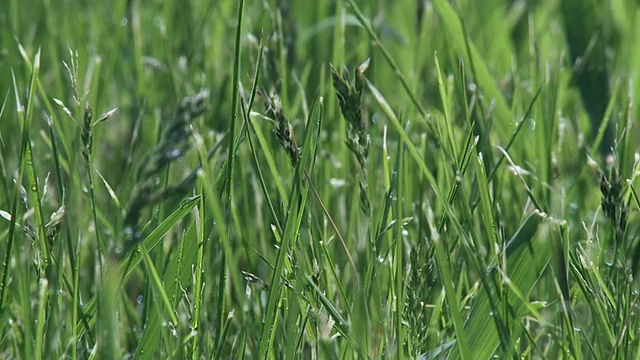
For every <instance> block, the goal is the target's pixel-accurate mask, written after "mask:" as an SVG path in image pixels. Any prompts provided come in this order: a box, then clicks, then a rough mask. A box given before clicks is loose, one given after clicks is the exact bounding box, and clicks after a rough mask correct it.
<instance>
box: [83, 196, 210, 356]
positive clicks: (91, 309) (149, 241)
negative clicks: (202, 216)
mask: <svg viewBox="0 0 640 360" xmlns="http://www.w3.org/2000/svg"><path fill="white" fill-rule="evenodd" d="M199 200H200V196H196V197H193V198H190V199H187V200H185V201H184V202H183V204H182V205H181V206H180V207H179V208H177V209H176V210H175V211H174V212H173V213H171V214H170V215H169V216H167V218H166V219H165V220H164V221H162V222H161V223H160V224H159V225H158V226H157V227H156V228H155V229H153V231H151V233H150V234H149V235H147V237H146V238H145V239H144V240H143V241H141V242H140V245H143V246H144V248H145V249H147V250H148V251H151V250H153V248H154V247H155V246H157V245H158V244H159V243H160V241H162V238H163V237H164V235H166V234H167V233H168V232H169V231H170V230H171V229H173V228H174V227H175V226H176V225H177V224H178V222H180V221H181V220H182V219H183V218H184V217H185V216H187V214H189V213H190V212H191V211H192V209H193V208H194V207H195V206H196V205H197V204H198V201H199ZM194 251H195V248H194ZM141 261H142V254H141V253H140V251H136V250H132V251H131V252H130V254H129V255H127V256H125V257H124V258H123V259H122V260H120V264H119V266H118V271H119V273H121V274H122V281H121V283H124V282H125V281H126V280H127V279H129V277H130V276H131V275H132V274H133V271H134V270H135V268H136V266H137V265H138V264H139V263H140V262H141ZM96 302H97V297H93V298H92V299H91V300H89V301H88V302H87V305H86V306H85V309H86V310H85V313H86V316H87V318H88V319H90V322H89V324H94V323H95V314H96V306H97V303H96ZM78 325H79V327H78V332H80V333H82V332H84V331H90V328H87V327H86V324H85V323H81V324H78ZM156 349H157V348H156Z"/></svg>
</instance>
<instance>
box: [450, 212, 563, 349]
mask: <svg viewBox="0 0 640 360" xmlns="http://www.w3.org/2000/svg"><path fill="white" fill-rule="evenodd" d="M546 221H547V216H546V215H545V214H543V213H541V212H539V211H534V212H533V213H531V214H530V215H529V216H528V217H527V219H526V220H525V221H524V223H523V224H522V225H521V226H520V228H519V229H518V231H517V232H516V233H515V235H513V237H512V238H511V240H510V241H509V243H508V244H507V248H506V251H507V270H508V275H509V279H510V281H511V282H512V283H513V284H514V286H515V287H517V288H518V289H520V291H521V294H523V296H525V297H526V296H528V294H529V292H530V291H531V289H532V288H533V286H534V285H535V284H536V282H537V281H538V279H539V277H540V276H541V275H542V272H543V270H544V269H545V267H546V266H547V264H548V262H549V261H550V259H551V256H552V254H551V252H552V247H551V246H548V244H546V241H547V240H546V239H545V238H544V237H543V236H541V235H540V236H536V233H537V231H538V227H539V226H540V225H541V224H542V223H543V222H546ZM532 269H535V275H533V276H532V275H531V270H532ZM489 296H490V295H489V293H487V292H481V293H480V295H479V296H478V299H477V300H476V302H475V304H474V305H473V308H472V309H471V313H470V314H469V318H468V319H467V321H466V323H465V331H466V332H467V333H468V334H473V335H474V336H473V338H472V340H471V342H470V343H469V351H470V353H471V354H473V356H474V357H475V358H478V359H488V358H490V357H492V356H493V355H494V353H495V351H496V349H497V348H498V345H499V342H500V338H499V335H498V332H497V331H496V328H495V325H494V321H493V319H491V306H490V299H489ZM497 300H498V301H500V300H499V299H497ZM509 304H510V306H511V307H513V309H514V313H516V314H517V313H518V312H519V309H520V308H521V307H522V306H523V305H522V304H521V303H520V302H519V301H517V297H516V296H515V294H510V296H509ZM461 355H462V354H461V353H460V349H459V347H457V346H456V347H455V348H454V349H453V350H452V352H451V354H450V358H451V359H458V358H462V356H461Z"/></svg>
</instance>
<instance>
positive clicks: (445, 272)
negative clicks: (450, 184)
mask: <svg viewBox="0 0 640 360" xmlns="http://www.w3.org/2000/svg"><path fill="white" fill-rule="evenodd" d="M367 86H368V87H369V90H370V91H371V93H372V94H373V95H374V97H375V99H376V101H377V102H378V104H379V105H380V106H381V107H382V109H383V111H384V112H385V114H386V115H387V117H388V118H389V120H391V123H392V124H393V126H394V127H395V128H396V131H397V132H398V134H399V135H400V138H401V139H402V141H403V142H404V144H405V145H406V146H407V149H408V150H409V153H410V154H411V156H412V157H413V158H414V160H415V162H416V164H417V165H418V167H419V168H420V171H421V172H422V174H423V175H424V176H425V178H426V179H427V181H428V183H429V185H430V186H431V188H432V189H433V191H434V193H435V194H436V198H437V199H439V201H440V203H441V204H442V206H443V207H444V209H445V210H446V212H447V213H448V215H449V217H450V219H451V220H452V221H455V222H457V220H456V215H455V213H454V212H453V209H452V208H451V206H450V205H449V203H447V202H446V199H447V198H446V197H445V196H444V194H443V193H442V191H441V190H440V188H439V186H438V183H437V182H436V180H435V177H434V176H433V174H432V173H431V171H429V169H428V168H427V166H426V164H425V162H424V160H423V159H422V158H421V156H420V154H419V153H418V150H417V149H416V148H415V146H414V145H413V143H412V142H411V139H410V138H409V136H408V135H407V132H406V131H405V130H404V129H403V127H402V124H400V121H399V120H398V118H397V117H396V115H395V114H394V112H393V110H392V109H391V106H390V105H389V103H388V102H387V101H386V99H385V98H384V96H383V95H382V94H381V93H380V91H378V89H377V88H376V87H375V86H373V84H371V83H370V82H369V81H367ZM458 225H459V223H458ZM459 228H460V227H458V229H459ZM461 235H462V234H461ZM434 246H435V248H436V258H437V266H438V270H439V272H440V274H441V276H442V277H443V280H442V282H443V285H444V287H445V296H446V297H447V304H448V305H449V309H450V314H449V315H450V316H451V319H452V321H453V324H454V328H455V333H456V336H457V339H458V348H460V349H461V350H460V352H461V354H462V356H463V358H468V356H469V354H471V353H469V351H468V342H467V336H466V334H465V332H464V329H463V323H462V318H461V317H460V311H458V305H459V304H458V301H457V299H455V291H454V289H453V279H452V277H451V270H450V269H449V268H448V261H447V256H446V254H445V253H446V251H445V249H444V247H443V245H442V242H441V241H436V240H434Z"/></svg>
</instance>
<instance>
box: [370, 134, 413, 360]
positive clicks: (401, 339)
mask: <svg viewBox="0 0 640 360" xmlns="http://www.w3.org/2000/svg"><path fill="white" fill-rule="evenodd" d="M404 161H405V160H404V146H403V145H402V143H401V142H400V141H399V142H398V149H397V150H396V169H395V172H396V174H397V178H396V179H394V180H395V183H396V192H397V195H396V196H397V198H398V200H397V201H396V204H395V209H394V216H395V218H396V219H398V221H396V224H395V226H394V231H393V237H394V242H395V247H394V252H395V253H394V255H393V262H394V267H395V268H394V269H392V271H393V272H394V274H393V277H394V278H395V282H394V285H395V286H394V288H393V289H392V290H393V296H394V297H395V299H394V302H395V305H396V306H395V320H396V321H395V333H396V339H395V348H396V354H395V356H396V359H402V357H403V355H404V351H403V350H404V344H405V336H404V335H405V325H404V323H403V318H402V315H403V314H404V305H405V304H404V300H405V293H404V281H405V270H404V269H405V263H404V253H405V249H404V235H403V231H404V229H403V226H404V225H403V224H402V221H400V219H402V217H403V216H404V215H403V212H402V202H403V201H402V199H405V196H406V194H405V191H404V186H403V184H404V178H403V176H402V175H403V174H404V173H405V172H404ZM394 175H395V174H394ZM394 177H395V176H394ZM376 255H377V254H376Z"/></svg>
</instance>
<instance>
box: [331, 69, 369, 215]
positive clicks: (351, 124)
mask: <svg viewBox="0 0 640 360" xmlns="http://www.w3.org/2000/svg"><path fill="white" fill-rule="evenodd" d="M369 60H370V59H367V60H366V61H365V62H363V63H362V64H361V65H360V66H358V67H357V68H356V74H355V78H354V79H353V80H352V79H351V74H350V73H349V70H348V69H347V68H346V66H343V67H342V72H338V70H336V69H335V68H334V67H333V65H332V66H331V75H332V77H333V87H334V89H335V91H336V95H337V96H338V103H339V104H340V111H341V112H342V116H344V118H345V120H347V137H346V139H345V143H346V144H347V147H348V148H349V150H351V152H352V153H353V154H354V155H355V157H356V159H357V160H358V163H359V164H360V168H361V170H362V176H361V178H360V182H359V186H360V208H361V209H362V211H363V212H364V213H366V214H369V213H370V211H371V205H370V201H369V196H368V190H367V180H366V179H367V172H366V169H367V158H368V157H369V148H370V146H371V138H370V137H369V134H368V133H367V121H366V119H365V118H364V116H363V114H362V90H363V89H364V83H365V77H364V73H365V71H366V70H367V68H368V67H369Z"/></svg>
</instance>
